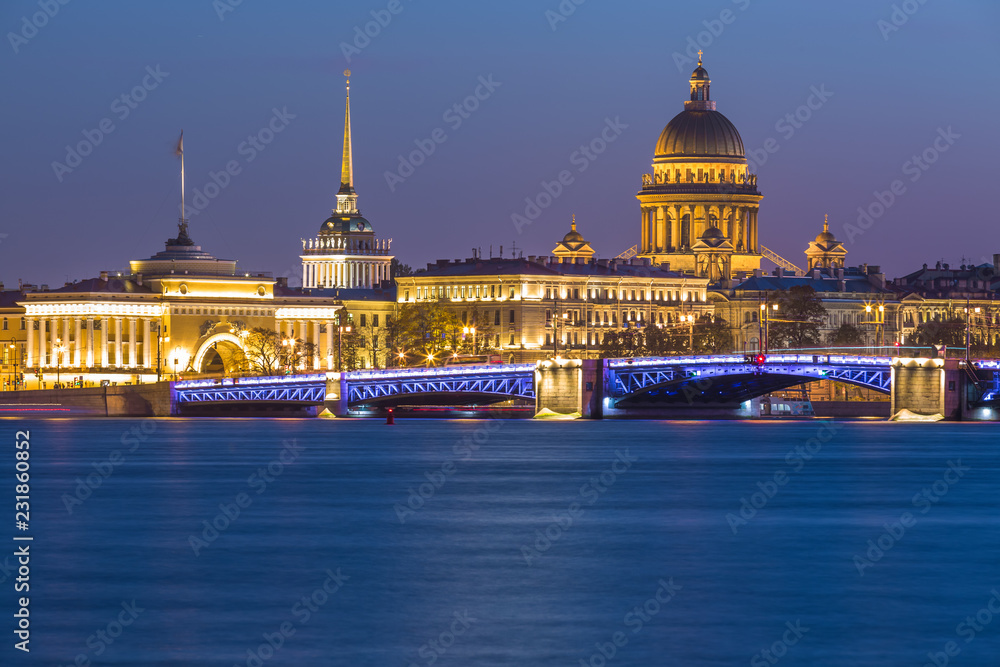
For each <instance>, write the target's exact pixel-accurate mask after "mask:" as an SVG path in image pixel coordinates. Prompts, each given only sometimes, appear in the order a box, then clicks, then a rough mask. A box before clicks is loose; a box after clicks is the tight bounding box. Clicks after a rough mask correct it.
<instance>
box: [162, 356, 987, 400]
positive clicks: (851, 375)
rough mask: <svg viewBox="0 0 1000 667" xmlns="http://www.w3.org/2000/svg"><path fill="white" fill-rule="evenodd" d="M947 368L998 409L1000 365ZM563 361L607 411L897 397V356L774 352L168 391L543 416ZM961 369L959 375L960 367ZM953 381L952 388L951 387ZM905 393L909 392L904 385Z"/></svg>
mask: <svg viewBox="0 0 1000 667" xmlns="http://www.w3.org/2000/svg"><path fill="white" fill-rule="evenodd" d="M911 362H913V363H911ZM917 362H919V363H920V364H922V366H921V368H925V369H931V370H932V369H933V368H938V367H940V368H943V367H944V365H945V361H944V360H942V359H919V360H909V359H902V360H897V361H896V362H895V363H896V369H895V370H896V371H897V372H898V371H899V370H900V368H901V366H900V364H902V365H904V366H907V367H909V366H912V365H913V364H914V363H917ZM948 363H949V364H951V365H953V366H954V368H955V369H956V370H953V371H949V372H950V373H952V375H949V376H948V377H949V378H953V377H958V376H957V375H955V374H956V373H958V374H960V375H961V378H960V379H959V380H957V381H958V382H960V384H961V385H962V387H969V391H968V392H967V394H965V395H966V396H967V398H966V399H965V400H967V403H968V407H977V408H997V409H1000V362H998V361H978V362H974V364H973V366H972V368H966V367H965V366H964V363H961V364H960V363H959V362H958V361H957V360H949V362H948ZM560 364H562V365H560ZM567 364H568V365H569V366H573V367H574V368H580V369H581V372H582V373H584V374H586V373H587V372H588V371H587V370H586V368H590V369H591V370H590V371H589V373H590V374H589V375H586V377H583V376H581V377H580V378H577V379H575V380H572V382H571V383H570V384H566V385H565V387H564V389H565V390H566V391H570V392H572V391H577V385H579V401H585V400H590V399H588V398H585V394H586V396H591V397H592V396H595V395H596V396H600V397H601V399H602V401H603V405H604V407H605V408H606V409H615V408H619V409H629V408H646V407H653V406H665V407H669V406H671V405H681V404H684V405H687V406H697V405H716V406H723V405H730V406H732V405H737V404H740V403H743V402H745V401H747V400H749V399H751V398H754V397H757V396H762V395H764V394H767V393H770V392H773V391H778V390H780V389H784V388H787V387H790V386H792V385H796V384H801V383H803V382H811V381H815V380H835V381H838V382H845V383H848V384H854V385H858V386H861V387H867V388H869V389H874V390H875V391H879V392H882V393H886V394H890V393H891V394H893V396H894V397H895V394H896V388H895V387H894V386H893V382H894V368H893V364H894V360H893V358H892V357H878V356H872V357H869V356H858V355H833V354H820V355H812V354H769V355H766V356H764V357H750V358H748V357H745V356H743V355H701V356H687V357H660V358H635V359H606V360H603V362H600V361H596V360H591V361H578V360H568V361H567V360H562V361H561V362H558V363H556V362H540V363H539V364H537V365H536V364H504V365H501V364H497V365H480V366H453V367H444V368H396V369H386V370H369V371H353V372H349V373H343V374H338V373H317V374H308V375H288V376H278V377H250V378H235V379H224V380H194V381H186V382H176V383H174V384H173V387H172V393H173V397H174V398H173V401H174V404H175V406H176V407H177V408H179V411H181V412H192V411H193V410H196V409H197V408H199V407H209V406H213V405H214V406H244V407H247V406H249V407H250V408H253V407H254V406H267V405H278V406H285V407H292V408H295V407H305V406H319V405H323V404H324V403H325V404H326V405H327V407H329V408H330V409H331V410H333V411H335V412H336V413H337V414H346V412H347V410H349V409H352V408H357V407H361V406H369V407H379V406H393V405H405V404H417V405H428V404H436V405H452V406H464V405H486V404H490V403H496V402H500V401H506V400H512V399H520V400H523V401H526V402H531V401H534V402H536V409H541V407H548V405H547V400H548V399H542V398H539V397H538V396H537V394H538V387H537V386H536V385H537V383H538V381H539V379H538V378H539V377H541V376H540V375H539V373H548V372H550V369H554V370H553V371H552V372H557V373H558V372H559V369H560V368H562V367H563V366H566V365H567ZM959 367H960V368H961V372H959V370H957V369H959ZM567 368H568V366H567ZM898 381H899V380H898V379H897V382H898ZM934 382H938V380H934ZM941 384H943V383H941ZM950 384H951V382H950V381H949V390H950ZM928 386H929V385H928ZM935 386H936V385H935ZM584 387H586V392H585V391H584ZM904 390H905V391H911V388H910V387H909V386H905V383H904ZM560 391H563V389H560ZM914 391H915V390H914ZM921 391H923V389H921ZM907 400H911V399H907ZM942 400H944V399H943V398H942ZM543 403H544V404H545V405H543ZM939 407H940V406H939ZM591 414H600V412H599V411H598V412H596V413H594V412H592V413H591Z"/></svg>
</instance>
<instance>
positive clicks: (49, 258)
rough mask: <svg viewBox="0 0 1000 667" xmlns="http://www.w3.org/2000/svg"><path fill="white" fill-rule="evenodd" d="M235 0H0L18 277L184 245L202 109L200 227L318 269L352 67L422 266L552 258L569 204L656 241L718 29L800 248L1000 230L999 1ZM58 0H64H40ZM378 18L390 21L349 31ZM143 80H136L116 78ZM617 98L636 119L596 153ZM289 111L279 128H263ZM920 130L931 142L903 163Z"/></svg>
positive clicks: (362, 152)
mask: <svg viewBox="0 0 1000 667" xmlns="http://www.w3.org/2000/svg"><path fill="white" fill-rule="evenodd" d="M50 1H51V6H49V4H48V3H49V2H50ZM233 1H234V0H217V1H216V2H213V1H212V0H175V1H172V2H170V3H153V2H125V1H118V0H107V1H102V2H100V3H97V2H84V1H82V0H69V2H68V3H67V4H65V5H61V4H59V3H58V0H41V2H40V3H39V0H34V1H25V0H6V1H5V2H4V3H2V5H0V32H2V33H3V34H4V40H3V43H2V44H0V84H2V86H3V90H4V91H5V92H6V94H5V95H4V100H3V103H2V104H3V109H4V121H5V122H4V123H3V124H2V132H3V146H4V148H5V151H6V153H7V155H6V159H5V160H3V161H2V162H0V170H2V173H0V202H2V203H0V205H2V210H3V219H2V221H0V234H3V235H5V236H0V280H2V281H3V282H5V283H6V284H7V285H11V284H16V282H17V280H18V279H19V278H20V279H23V280H25V281H26V282H33V283H49V284H53V285H58V284H61V283H62V281H64V280H73V279H77V278H86V277H91V276H94V275H96V273H97V272H98V271H100V270H103V269H121V268H124V267H125V266H127V262H128V260H129V259H134V258H140V257H146V256H148V255H150V254H152V253H154V252H157V251H158V250H160V249H162V247H163V246H162V244H163V241H164V240H165V239H166V238H168V237H170V236H173V235H174V234H175V232H176V218H177V217H178V210H177V209H178V203H179V177H178V163H177V161H176V159H175V158H174V157H173V156H172V152H171V151H172V147H173V145H174V143H175V142H176V139H177V135H178V133H179V132H180V130H181V128H183V129H184V132H185V149H186V156H187V172H188V202H189V209H190V208H191V205H192V197H193V195H194V193H195V191H201V192H202V193H204V192H205V190H206V185H208V184H209V183H211V182H212V179H211V174H212V173H216V174H218V173H219V172H223V171H225V169H226V167H227V164H229V163H233V164H234V165H235V166H234V167H233V171H234V172H238V173H235V175H231V176H230V177H229V180H228V183H227V184H226V186H225V187H222V188H219V189H218V192H217V193H216V196H215V197H214V198H212V199H210V200H209V199H207V198H206V199H205V200H202V203H203V204H204V203H207V205H206V206H204V208H203V210H200V211H198V212H197V214H195V215H192V216H190V217H191V235H192V237H193V238H194V239H195V241H196V242H198V243H199V244H201V245H202V246H203V247H204V248H205V249H206V250H208V251H210V252H212V253H214V254H216V255H217V256H220V257H226V258H235V259H238V260H240V265H241V266H242V267H243V268H245V269H247V270H266V271H273V272H274V273H275V274H276V275H284V274H291V275H296V274H297V273H298V266H299V261H298V251H299V250H300V248H301V243H300V239H301V238H303V237H305V238H308V237H311V236H312V235H313V234H315V232H316V231H318V229H319V226H320V223H321V222H322V221H323V220H324V219H325V218H326V217H328V215H329V213H330V209H331V208H332V207H333V205H334V203H335V200H334V194H335V192H336V190H337V188H338V184H339V171H340V150H341V146H340V142H341V134H342V128H343V102H344V86H343V83H344V80H343V76H342V71H343V70H344V68H345V67H350V69H351V70H352V71H353V73H354V74H353V76H352V114H353V124H354V148H355V160H354V166H355V183H356V187H357V191H358V193H359V195H360V206H361V208H362V212H363V213H364V214H365V216H366V217H368V218H369V219H370V220H371V221H372V223H373V224H374V226H375V229H376V231H377V233H378V234H379V235H381V236H387V237H392V238H393V249H394V250H395V251H396V254H397V255H398V256H399V258H400V259H401V260H402V261H404V262H407V263H409V264H411V265H413V266H415V267H419V266H423V265H424V264H425V263H427V262H433V261H434V260H436V259H438V258H451V259H454V258H459V257H468V256H470V255H471V252H472V248H473V247H478V248H482V249H483V253H484V254H488V253H489V247H490V245H492V246H493V248H494V251H495V252H496V251H498V250H499V247H500V246H501V245H502V246H504V250H505V253H508V254H509V252H510V248H511V245H512V243H516V245H517V248H518V249H523V251H524V253H525V254H526V255H527V254H548V253H549V252H550V251H551V250H552V248H553V247H554V245H555V242H556V241H557V240H558V239H559V238H561V237H562V235H563V234H564V233H565V231H566V230H567V229H568V226H569V220H570V216H571V215H572V214H576V216H577V222H578V224H579V229H580V231H581V232H582V233H583V234H584V235H585V236H586V238H587V240H588V241H590V242H591V244H592V245H593V246H594V248H595V249H596V250H597V252H598V254H599V255H600V256H603V257H610V256H614V255H616V254H618V253H619V252H621V251H622V250H625V249H626V248H628V247H629V246H631V245H633V244H635V243H636V242H637V241H638V237H639V229H640V227H639V224H640V223H639V208H638V202H637V200H636V199H635V193H636V191H637V190H638V189H639V187H640V185H641V176H642V174H643V173H645V172H647V171H649V166H650V163H651V161H652V156H653V150H654V147H655V144H656V140H657V137H658V136H659V134H660V132H661V130H662V129H663V127H664V125H666V123H667V122H668V121H669V120H670V119H671V118H672V117H673V116H674V115H675V114H676V113H678V112H679V111H680V110H681V109H682V102H683V100H684V99H685V97H686V94H687V78H688V76H689V75H690V71H691V69H692V68H693V63H691V62H688V61H687V60H686V59H687V54H686V52H687V53H690V52H693V51H694V49H693V48H691V47H690V45H691V44H692V43H699V42H700V45H701V46H703V48H704V51H705V66H706V68H707V69H708V71H709V73H710V75H711V77H712V97H713V98H714V99H715V100H716V101H717V102H718V109H719V111H721V112H722V113H724V114H725V115H726V116H728V117H729V119H730V120H732V121H733V122H734V123H735V125H736V126H737V128H738V129H739V130H740V132H741V134H742V137H743V141H744V144H745V146H746V147H747V149H748V150H755V151H758V152H757V155H758V156H762V155H763V154H762V153H760V151H761V150H762V149H763V147H764V146H765V143H766V142H767V141H768V140H769V139H771V140H772V141H771V143H770V144H768V145H770V146H771V147H772V149H773V148H775V147H777V150H776V151H775V152H773V153H769V154H767V160H766V162H764V163H763V164H759V166H758V168H757V173H758V185H759V188H760V190H761V192H762V193H763V194H764V200H763V202H762V204H761V212H760V238H761V241H762V243H763V244H764V245H766V246H768V247H770V248H772V249H773V250H775V251H777V252H778V253H780V254H782V255H784V256H786V257H788V258H789V259H791V260H792V261H794V262H796V263H799V264H802V263H804V256H803V254H802V251H803V250H804V249H805V247H806V244H807V243H808V241H809V240H811V239H812V238H813V237H814V236H815V235H816V234H817V233H818V232H819V231H820V229H821V227H822V220H823V215H824V214H829V215H830V220H831V227H832V230H833V231H834V232H835V233H836V234H837V235H838V236H839V237H840V238H841V240H843V241H845V242H847V247H848V250H849V252H850V254H849V255H848V263H849V264H858V263H861V262H866V263H869V264H880V265H882V266H883V268H884V269H885V271H886V272H887V273H888V274H889V275H890V277H892V276H895V275H901V274H903V273H906V272H909V271H911V270H913V269H915V268H918V267H919V266H920V265H921V264H922V263H924V262H929V263H933V262H934V261H936V260H939V259H943V260H944V261H949V262H952V263H955V264H957V263H960V262H961V260H962V258H963V257H964V258H966V259H967V260H973V261H976V262H979V261H985V259H986V258H990V257H991V256H992V253H994V252H1000V243H998V233H997V229H998V225H997V224H996V207H995V205H994V203H993V191H994V189H995V187H994V185H993V182H992V181H993V179H994V178H995V176H996V169H995V166H992V167H991V165H995V157H994V153H995V151H996V148H997V146H998V143H1000V142H998V138H1000V133H998V130H997V121H996V116H997V113H996V110H997V108H998V102H1000V99H998V97H1000V89H998V87H997V85H996V80H997V77H996V69H997V65H998V62H1000V41H998V40H996V38H995V35H996V34H997V32H998V31H1000V5H997V4H996V3H994V2H988V1H986V0H982V1H973V0H956V1H951V2H942V1H941V0H926V2H924V3H923V4H921V3H920V2H919V0H911V1H910V2H905V3H904V2H896V3H892V2H878V1H870V0H869V1H865V2H860V1H850V0H848V1H843V2H836V3H811V2H810V3H802V2H765V1H763V0H737V1H735V2H733V1H730V0H718V1H714V2H688V3H672V2H671V3H667V2H652V1H645V0H629V1H627V2H616V3H612V2H607V1H606V0H586V1H585V2H583V3H582V4H580V5H576V4H575V3H573V2H572V0H565V1H564V2H563V3H562V4H561V5H560V2H558V1H557V0H551V1H546V0H541V1H535V2H528V1H525V0H508V1H506V2H503V3H467V2H457V1H450V0H438V1H436V2H433V3H432V2H429V1H427V0H399V3H398V5H394V4H393V3H390V1H389V0H374V1H372V2H351V3H343V2H340V3H330V2H319V1H305V0H303V1H295V0H292V1H289V2H282V3H276V2H272V3H265V2H262V1H261V0H243V2H241V3H239V4H238V5H236V6H235V7H233V6H230V5H231V3H232V2H233ZM56 6H58V11H54V8H55V7H56ZM390 6H391V8H392V9H396V10H397V13H395V14H393V13H391V12H390V11H389V10H390ZM560 6H562V7H563V12H562V14H558V12H559V11H560V9H559V8H560ZM44 7H48V9H49V13H51V14H54V15H53V16H51V17H48V16H46V17H44V20H42V19H41V18H38V17H37V16H35V15H36V14H38V12H42V11H44ZM894 7H895V9H894ZM223 8H226V9H225V10H224V9H223ZM569 8H573V11H572V13H570V12H569V11H568V9H569ZM229 10H231V11H229ZM907 11H909V13H907ZM373 12H375V14H374V15H373ZM547 12H549V13H547ZM723 12H728V13H725V14H724V13H723ZM555 16H558V19H556V18H553V17H555ZM26 17H27V20H28V22H29V24H30V22H31V20H32V17H35V18H36V21H35V23H38V24H42V26H41V27H40V28H37V30H33V29H32V28H30V27H29V28H26V27H25V23H24V22H25V20H26ZM378 18H381V19H382V22H383V23H385V25H384V26H379V27H378V31H377V32H378V34H376V35H375V36H374V37H371V38H369V41H368V42H367V43H366V42H364V41H363V40H359V41H357V42H355V37H356V35H357V32H358V30H361V31H363V30H364V29H365V27H366V24H369V23H370V22H372V21H375V20H377V19H378ZM894 18H895V23H893V19H894ZM562 19H565V20H562ZM904 19H905V21H904ZM880 21H882V23H881V24H880ZM887 26H891V27H887ZM368 27H369V32H376V31H375V29H374V27H373V26H368ZM344 44H350V45H352V48H349V49H345V47H344ZM358 45H360V48H359V46H358ZM345 51H346V52H347V53H346V55H345ZM348 57H350V62H348V60H347V58H348ZM677 61H680V63H679V64H678V62H677ZM151 71H152V72H156V73H157V75H156V76H153V75H151V74H149V72H151ZM481 77H482V80H486V81H492V82H493V84H491V85H490V86H489V88H486V87H482V84H481V83H480V81H481ZM144 84H145V88H144V89H143V90H140V91H139V95H138V96H139V97H144V99H142V101H141V102H136V101H134V100H127V101H122V100H121V96H122V95H129V96H131V94H132V92H131V91H133V90H134V89H135V88H136V87H137V86H139V87H142V86H143V85H144ZM477 87H478V88H479V93H480V97H481V98H483V99H480V100H476V104H473V105H472V106H477V107H478V108H476V109H475V110H474V111H472V112H469V113H467V114H466V115H467V117H465V118H460V120H461V124H460V125H458V126H457V127H456V124H457V121H456V120H455V119H456V118H457V116H456V115H455V114H454V113H451V114H448V111H449V109H452V108H453V106H454V105H455V104H456V103H461V102H462V101H463V100H465V99H466V98H467V97H469V96H470V95H475V93H476V91H477ZM815 90H824V91H826V92H827V93H828V97H827V96H826V95H824V97H827V99H825V101H823V102H822V103H820V104H817V98H813V103H814V106H818V108H816V109H813V110H810V111H809V112H808V119H807V120H805V121H804V122H798V123H797V125H798V126H797V127H796V126H794V125H792V124H790V123H789V122H788V121H787V120H785V121H783V120H782V119H785V118H786V115H787V114H789V113H791V114H794V113H796V110H797V109H799V107H801V106H802V105H804V104H806V103H807V101H808V100H809V98H810V95H812V94H813V91H815ZM116 99H118V102H115V100H116ZM132 107H134V108H132ZM126 110H127V112H128V115H127V116H124V114H125V111H126ZM276 111H277V118H278V119H279V120H275V114H276ZM799 113H800V116H802V115H806V112H804V111H801V110H800V111H799ZM446 114H448V115H446ZM123 116H124V117H123ZM608 119H610V120H611V121H612V122H617V124H618V127H619V128H620V131H619V133H618V134H616V135H615V140H614V141H613V142H611V143H609V144H608V145H607V147H606V150H605V151H604V152H603V153H601V154H600V155H596V156H594V159H592V160H591V159H589V158H588V159H586V160H585V161H584V162H580V160H579V156H577V160H576V161H574V153H575V152H576V151H578V150H579V148H580V146H581V145H585V144H589V143H590V142H591V141H592V140H594V139H596V138H597V137H598V136H600V133H601V131H602V129H603V128H604V127H605V126H606V123H607V122H608ZM102 121H103V122H104V126H103V128H104V129H102V125H101V123H102ZM269 125H270V126H271V127H280V128H281V130H280V132H277V133H276V134H274V135H273V140H272V141H271V142H270V143H268V144H267V145H266V146H263V149H262V150H257V149H256V148H254V149H251V148H249V146H250V144H248V143H245V142H247V141H248V138H249V137H250V136H251V135H258V134H259V133H260V131H261V130H263V129H265V128H267V127H268V126H269ZM111 126H113V130H111V131H108V129H109V128H110V127H111ZM949 128H950V130H949ZM435 130H439V132H438V134H437V135H436V136H437V137H438V138H439V139H440V137H441V136H442V133H443V136H445V137H446V138H445V139H444V141H443V142H440V143H435V145H434V152H433V153H432V154H430V155H429V156H426V157H425V158H424V160H423V163H422V164H420V165H419V167H417V168H416V169H414V171H413V173H412V175H407V176H406V178H405V179H403V180H402V182H398V181H396V180H395V179H391V180H393V181H394V182H393V183H392V187H390V184H389V183H388V182H387V177H386V173H387V172H396V173H397V175H398V174H399V172H398V169H399V164H400V156H401V155H404V156H408V155H409V154H410V153H411V152H412V151H414V150H417V144H416V143H415V142H421V143H422V144H423V145H424V146H427V145H428V143H427V142H428V140H431V141H433V140H432V139H430V138H431V137H432V136H434V133H435ZM84 133H87V135H89V137H91V138H92V139H97V138H100V143H99V144H98V145H96V146H94V148H93V150H92V152H90V154H89V155H87V156H86V157H82V158H81V160H80V162H79V164H78V165H77V166H75V167H73V168H72V171H65V170H63V169H62V168H61V167H58V166H54V163H61V164H65V165H68V164H69V163H68V162H67V150H66V147H67V146H68V145H71V146H76V145H78V144H79V143H80V142H81V141H83V142H87V141H89V140H88V139H87V138H86V137H87V135H85V134H84ZM264 136H265V137H267V133H266V132H265V134H264ZM944 137H948V138H947V139H945V138H944ZM939 138H941V139H940V140H939ZM935 141H937V147H935ZM925 152H927V156H928V157H932V158H934V161H933V164H925V165H924V167H925V168H922V167H914V165H913V164H912V163H911V164H910V165H909V166H908V165H907V163H908V162H909V161H911V159H912V157H913V156H914V155H917V156H919V155H921V154H924V153H925ZM251 155H252V156H253V159H252V160H251V159H250V157H251ZM231 166H233V165H231ZM582 166H586V169H585V170H584V171H581V168H582ZM562 170H570V172H571V173H572V175H573V179H572V183H571V184H569V185H567V186H565V187H563V189H562V191H561V192H560V193H559V196H557V197H556V198H555V199H554V201H552V203H551V205H549V206H548V207H547V208H545V209H544V210H542V211H541V215H539V216H538V217H537V219H535V220H533V221H532V224H530V225H527V226H522V227H521V228H520V229H518V228H516V227H515V225H514V224H513V222H512V215H513V214H516V213H521V214H523V213H524V210H525V207H526V203H525V199H526V198H533V199H535V198H537V196H538V195H539V194H540V193H543V192H545V188H544V186H543V182H552V181H553V180H555V179H557V177H558V174H559V172H560V171H562ZM57 172H58V173H57ZM403 173H405V174H409V172H407V171H405V170H404V172H403ZM914 179H915V180H914ZM216 180H217V181H220V182H225V181H226V179H225V178H224V177H218V176H217V178H216ZM894 181H899V183H898V184H897V185H896V190H897V193H901V194H893V195H892V197H893V199H894V201H893V202H892V204H891V205H889V206H887V207H885V210H884V212H883V213H882V214H881V215H880V216H878V217H877V218H875V217H873V219H872V222H871V224H869V223H867V221H865V220H862V222H863V225H860V226H859V225H858V218H859V212H858V209H859V207H860V208H862V210H869V211H871V212H874V213H878V211H879V206H878V205H875V206H873V205H874V204H877V203H878V202H879V200H880V199H881V201H882V202H883V203H885V202H887V201H888V197H889V195H887V194H876V193H885V192H890V193H891V192H892V189H893V185H892V184H893V182H894ZM208 190H209V192H214V189H213V188H211V187H210V188H209V189H208ZM542 200H543V201H545V199H544V198H543V199H542ZM845 225H851V226H853V227H845ZM865 226H867V228H864V227H865Z"/></svg>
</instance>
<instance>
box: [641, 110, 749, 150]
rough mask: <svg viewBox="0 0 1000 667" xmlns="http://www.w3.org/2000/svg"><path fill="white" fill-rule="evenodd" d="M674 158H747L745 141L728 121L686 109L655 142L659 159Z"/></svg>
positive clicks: (699, 111) (716, 114)
mask: <svg viewBox="0 0 1000 667" xmlns="http://www.w3.org/2000/svg"><path fill="white" fill-rule="evenodd" d="M675 155H690V156H721V157H736V158H742V157H744V152H743V139H741V138H740V133H739V132H738V131H737V130H736V126H735V125H733V124H732V123H731V122H730V121H729V119H728V118H726V117H725V116H723V115H722V114H721V113H719V112H718V111H714V110H711V109H705V110H694V109H685V110H684V111H682V112H680V113H679V114H677V115H676V116H674V117H673V119H671V121H670V122H669V123H667V126H666V127H665V128H663V132H662V133H661V134H660V140H659V141H657V142H656V157H671V156H675Z"/></svg>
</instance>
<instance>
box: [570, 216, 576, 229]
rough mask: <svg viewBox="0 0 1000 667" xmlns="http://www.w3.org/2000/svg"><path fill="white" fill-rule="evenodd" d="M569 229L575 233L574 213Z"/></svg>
mask: <svg viewBox="0 0 1000 667" xmlns="http://www.w3.org/2000/svg"><path fill="white" fill-rule="evenodd" d="M570 229H572V230H573V231H574V232H575V231H576V213H574V214H573V222H571V223H570Z"/></svg>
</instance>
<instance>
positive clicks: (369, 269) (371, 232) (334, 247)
mask: <svg viewBox="0 0 1000 667" xmlns="http://www.w3.org/2000/svg"><path fill="white" fill-rule="evenodd" d="M344 76H346V77H348V79H347V102H346V110H345V112H344V152H343V155H342V158H341V162H340V190H339V191H338V192H337V207H336V208H335V209H333V215H332V216H331V217H329V218H327V219H326V220H324V221H323V224H322V225H321V226H320V229H319V234H318V235H317V236H316V237H315V238H312V239H302V255H301V259H302V286H303V287H306V288H310V289H324V288H372V287H378V285H379V283H381V282H382V281H385V280H389V279H390V278H391V276H390V275H389V267H390V264H391V262H392V255H390V254H389V253H390V246H391V245H392V239H379V238H377V237H376V236H375V229H374V228H373V227H372V224H371V223H370V222H368V220H366V219H365V218H363V217H362V216H361V211H360V209H358V193H357V192H356V191H355V190H354V158H353V156H352V153H351V150H352V147H351V80H350V78H349V77H350V76H351V72H350V70H345V71H344Z"/></svg>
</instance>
